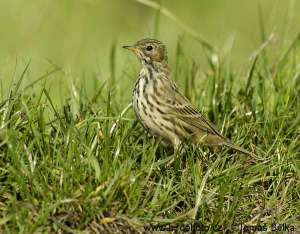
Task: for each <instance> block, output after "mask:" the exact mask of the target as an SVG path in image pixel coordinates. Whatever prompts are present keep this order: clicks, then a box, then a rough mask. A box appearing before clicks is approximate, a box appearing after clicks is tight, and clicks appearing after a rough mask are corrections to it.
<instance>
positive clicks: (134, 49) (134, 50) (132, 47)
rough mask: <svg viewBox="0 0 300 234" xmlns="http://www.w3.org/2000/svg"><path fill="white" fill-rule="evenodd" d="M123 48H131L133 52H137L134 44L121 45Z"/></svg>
mask: <svg viewBox="0 0 300 234" xmlns="http://www.w3.org/2000/svg"><path fill="white" fill-rule="evenodd" d="M122 47H123V48H124V49H127V50H131V51H133V52H135V53H136V52H137V48H136V47H135V46H122Z"/></svg>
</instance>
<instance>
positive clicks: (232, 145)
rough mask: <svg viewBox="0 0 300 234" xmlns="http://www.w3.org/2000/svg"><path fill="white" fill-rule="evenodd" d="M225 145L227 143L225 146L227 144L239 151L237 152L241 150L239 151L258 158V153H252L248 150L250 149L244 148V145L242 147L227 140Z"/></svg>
mask: <svg viewBox="0 0 300 234" xmlns="http://www.w3.org/2000/svg"><path fill="white" fill-rule="evenodd" d="M223 145H225V146H227V147H229V148H231V149H233V150H235V151H237V152H239V153H242V154H245V155H248V156H251V157H254V158H256V155H255V154H254V153H251V152H250V151H248V150H246V149H244V148H242V147H240V146H237V145H235V144H232V143H231V142H229V141H225V142H224V143H223Z"/></svg>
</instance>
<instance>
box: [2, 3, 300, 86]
mask: <svg viewBox="0 0 300 234" xmlns="http://www.w3.org/2000/svg"><path fill="white" fill-rule="evenodd" d="M141 2H143V1H135V0H111V1H107V0H43V1H40V0H27V1H24V0H1V1H0V9H1V13H0V32H1V43H0V79H1V82H2V83H3V82H4V83H5V82H6V81H7V80H9V79H11V77H12V76H13V74H14V70H15V67H16V61H18V62H17V64H18V65H17V67H20V68H24V64H26V63H27V62H28V60H29V59H30V60H31V65H30V72H31V77H32V78H36V77H37V76H39V75H41V74H43V73H45V71H47V69H48V70H49V67H51V66H52V65H53V64H55V65H56V66H59V67H62V68H63V69H64V70H65V71H67V73H68V74H70V76H72V77H74V78H76V79H77V78H78V79H82V77H85V78H88V77H89V76H91V75H93V74H97V75H98V77H99V79H105V78H107V77H108V76H109V75H110V65H109V64H110V51H111V48H112V46H113V45H114V43H116V44H115V45H116V47H115V48H116V71H117V73H116V75H117V76H118V75H120V73H121V72H122V71H124V67H125V70H126V66H128V65H130V66H131V65H132V66H138V64H137V62H136V60H135V58H134V56H133V55H132V54H129V53H128V51H123V50H122V49H121V45H123V44H128V43H131V42H134V41H136V40H138V39H141V38H145V37H152V36H153V35H155V24H156V23H155V22H157V20H156V19H157V15H158V11H157V10H154V9H151V8H150V7H147V6H146V5H144V4H142V3H141ZM144 2H146V3H147V2H149V1H147V0H145V1H144ZM160 4H161V5H162V6H163V7H165V8H166V9H168V10H169V11H171V12H172V13H173V14H174V15H176V17H178V18H179V19H180V21H181V22H182V23H184V24H186V25H188V26H190V27H191V28H193V29H194V30H195V31H197V32H198V33H199V34H200V35H201V37H202V38H204V39H205V40H207V41H208V42H209V43H210V44H212V45H214V46H216V47H217V48H219V49H220V50H224V51H226V50H230V53H229V54H230V56H228V58H227V59H228V60H229V61H230V64H231V65H232V66H235V67H236V68H239V67H240V66H244V65H248V62H249V57H250V55H251V53H252V52H253V51H254V50H255V49H257V48H258V47H259V45H260V44H261V43H262V41H263V40H264V38H267V37H268V35H269V34H270V33H271V32H273V33H274V34H275V41H276V43H283V44H286V45H288V44H289V43H291V41H292V40H293V39H294V37H295V36H296V34H297V33H298V32H299V31H300V24H299V22H300V15H299V14H298V13H299V12H300V1H297V0H251V1H249V0H248V1H246V0H189V1H180V0H162V1H160ZM158 26H159V27H158V30H157V32H156V35H157V38H158V39H161V40H162V41H164V42H165V43H166V44H167V45H168V49H169V54H170V56H169V57H170V61H171V64H172V63H173V62H174V56H175V49H176V42H177V40H178V37H179V36H183V38H184V43H183V45H184V50H185V53H186V54H187V55H188V56H189V57H190V58H192V59H194V60H195V61H197V62H199V64H201V63H202V62H203V61H204V55H203V50H202V47H201V45H200V44H199V43H196V41H195V40H194V39H193V38H192V37H191V36H190V35H189V34H188V33H186V32H185V31H184V30H182V28H180V27H178V26H177V25H176V24H175V23H174V22H173V21H172V20H170V19H168V18H167V17H165V16H164V15H160V17H159V25H158ZM128 62H129V63H128ZM51 64H52V65H51ZM22 65H23V66H22ZM203 66H205V64H204V62H203ZM57 82H59V83H63V80H60V81H57ZM2 85H3V84H2ZM4 86H5V85H4Z"/></svg>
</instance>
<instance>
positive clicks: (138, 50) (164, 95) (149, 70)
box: [123, 38, 254, 156]
mask: <svg viewBox="0 0 300 234" xmlns="http://www.w3.org/2000/svg"><path fill="white" fill-rule="evenodd" d="M123 48H125V49H128V50H130V51H132V52H134V53H135V54H136V56H137V57H138V59H139V61H140V63H141V70H140V72H139V75H138V79H137V80H136V82H135V85H134V89H133V99H132V106H133V109H134V112H135V114H136V117H137V119H138V120H139V122H140V123H141V124H142V126H143V127H144V129H145V130H146V131H147V132H148V133H149V134H150V135H152V136H154V137H156V138H159V139H161V141H162V143H163V145H164V146H166V147H171V148H173V149H174V150H175V151H177V150H178V149H179V148H180V146H181V145H182V143H183V142H191V143H192V144H194V145H200V144H204V145H212V146H227V147H229V148H231V149H233V150H234V151H236V152H239V153H242V154H245V155H249V156H253V155H254V154H253V153H251V152H249V151H248V150H246V149H244V148H242V147H240V146H238V145H235V144H233V143H231V141H230V140H229V139H227V138H226V137H224V136H223V135H222V134H221V133H220V132H219V131H218V129H217V127H216V126H215V125H214V124H213V123H211V122H210V121H209V120H208V119H207V118H205V117H204V115H203V114H202V113H201V112H200V111H198V110H197V109H196V107H195V106H194V105H193V104H192V103H191V102H190V101H189V100H188V99H187V98H186V97H185V96H184V95H183V94H182V93H181V92H180V91H179V89H178V87H177V85H176V83H175V81H174V80H173V79H172V77H171V72H170V67H169V64H168V55H167V48H166V45H165V44H164V43H162V42H161V41H159V40H157V39H150V38H146V39H142V40H139V41H137V42H136V43H134V44H132V45H126V46H123Z"/></svg>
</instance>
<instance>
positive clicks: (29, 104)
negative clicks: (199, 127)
mask: <svg viewBox="0 0 300 234" xmlns="http://www.w3.org/2000/svg"><path fill="white" fill-rule="evenodd" d="M158 15H159V14H158ZM176 20H177V19H176ZM156 25H158V23H156ZM155 31H156V32H157V30H155ZM264 40H265V43H262V46H261V47H260V48H258V50H257V51H255V52H254V53H253V55H254V56H253V57H252V59H251V61H250V62H249V64H248V66H247V68H246V69H245V70H243V71H242V72H241V73H238V72H236V71H235V70H233V69H232V68H231V67H230V66H229V65H228V64H227V62H226V56H227V55H226V54H223V55H220V54H218V53H215V52H214V51H211V50H207V49H204V52H205V53H206V57H207V64H208V65H209V68H208V69H206V70H203V69H202V68H200V67H199V65H198V64H197V63H196V62H195V61H191V60H190V59H189V58H188V57H187V56H186V55H185V53H184V49H183V47H184V46H183V43H182V42H181V40H179V41H178V46H177V52H176V58H175V63H174V64H172V66H173V71H174V74H173V76H174V77H175V79H176V81H177V82H178V83H179V84H180V89H181V91H182V92H184V93H185V95H186V96H187V97H189V99H190V100H191V101H192V102H193V103H194V104H195V105H196V106H197V107H198V109H199V110H201V111H203V112H204V113H205V115H206V116H207V117H209V119H211V120H212V121H213V122H214V123H215V124H216V125H217V126H218V127H219V129H221V130H222V133H223V134H224V135H226V136H227V137H229V138H230V139H232V141H233V142H235V143H237V144H239V145H243V147H245V148H246V149H249V150H252V151H254V152H256V154H257V155H258V158H257V159H256V161H255V162H254V163H252V164H249V163H247V158H245V157H244V156H242V155H237V154H234V155H233V154H232V153H231V152H229V151H228V150H226V149H225V148H218V149H211V148H208V147H199V148H195V147H190V148H189V149H188V150H187V152H185V153H184V154H183V155H173V154H171V155H170V154H168V153H167V152H165V151H164V149H163V147H162V146H161V145H160V144H159V141H156V140H155V139H153V138H151V137H148V136H147V135H146V134H145V133H144V131H143V129H142V128H141V126H140V125H139V124H137V122H136V121H135V117H134V114H133V113H132V111H130V110H131V109H130V108H129V106H128V104H129V102H128V101H129V100H130V94H131V91H130V92H129V91H128V90H127V89H126V90H124V87H127V85H128V87H131V86H132V85H133V84H132V82H133V80H134V79H135V78H134V77H135V76H136V72H137V71H136V70H135V69H130V71H128V69H125V68H124V72H122V75H121V77H118V75H117V74H118V73H117V72H115V69H116V67H117V66H116V64H115V57H116V50H117V49H119V47H118V45H114V46H113V47H112V49H111V56H110V61H111V74H112V75H111V77H110V78H109V79H108V80H106V81H104V80H99V79H97V77H93V78H92V77H91V78H90V79H91V83H92V84H94V85H93V87H94V89H92V91H91V89H90V88H88V87H86V86H85V85H84V84H82V83H80V82H77V83H76V82H71V83H70V87H68V88H69V90H70V93H69V95H67V96H66V97H64V98H63V99H62V100H60V101H61V103H62V105H59V104H57V101H56V97H55V96H54V95H53V93H52V92H51V90H50V87H51V86H49V85H48V83H47V82H48V80H49V79H51V78H52V77H53V76H59V77H61V78H62V79H68V74H67V73H66V72H65V71H64V70H63V69H61V68H59V67H57V66H54V65H51V66H52V67H51V68H50V69H49V71H47V72H45V74H43V75H42V76H40V77H31V66H32V62H27V63H26V65H25V66H24V67H23V66H22V69H23V72H22V73H20V74H19V75H17V74H18V73H17V72H16V73H15V75H14V76H13V77H12V82H11V85H10V86H9V89H8V90H4V89H3V88H2V89H1V90H2V91H1V102H0V157H1V159H0V183H1V186H0V230H1V232H3V233H40V232H42V233H44V232H48V233H53V232H57V233H61V232H65V233H90V232H95V233H97V232H98V233H117V231H119V232H124V233H125V232H127V233H142V232H146V233H147V232H150V231H149V230H148V231H147V228H150V229H151V228H155V227H158V226H150V224H152V225H161V226H160V227H161V228H165V231H168V230H174V231H175V230H176V228H183V227H185V228H186V229H185V231H186V232H188V231H189V230H188V229H187V228H188V227H191V226H183V225H187V224H190V225H191V224H193V225H194V226H193V227H194V228H195V227H198V228H199V227H201V228H202V229H203V230H205V232H206V233H215V232H216V230H217V229H218V230H221V232H223V233H237V232H239V231H240V230H241V226H240V225H242V227H243V228H244V231H245V232H248V231H249V230H250V229H251V227H250V226H252V229H254V228H261V227H267V228H268V230H271V228H272V226H271V225H272V224H277V228H279V226H278V225H279V224H288V225H290V226H289V228H290V229H292V228H295V229H296V231H295V233H297V230H298V231H299V230H300V226H299V223H300V204H299V201H300V190H299V188H300V180H299V175H300V160H299V155H300V139H299V137H300V127H299V126H300V96H299V93H300V68H299V59H300V58H299V41H300V37H299V36H297V37H296V38H295V39H294V40H291V41H290V42H289V43H290V44H289V46H287V47H285V46H282V47H280V48H279V49H277V50H276V51H274V48H275V47H276V46H277V44H275V45H272V43H271V42H269V41H268V39H266V38H265V37H264ZM200 43H201V42H200ZM269 44H271V45H269ZM269 46H270V48H269ZM18 69H19V67H16V71H17V70H18ZM28 78H30V79H28ZM27 80H33V81H32V82H31V83H30V82H27ZM119 80H122V81H123V80H126V81H125V83H126V82H127V83H126V84H124V83H122V82H118V81H119ZM26 82H27V83H26ZM2 86H3V84H2ZM2 86H1V87H2ZM123 93H126V94H127V96H126V97H125V96H123ZM168 225H170V226H168ZM176 225H178V226H176ZM180 225H181V226H180ZM197 225H198V226H197ZM200 225H202V226H200ZM168 228H169V229H168ZM281 228H282V226H281ZM273 229H274V227H273ZM198 230H199V229H198ZM181 231H184V229H181ZM278 233H280V231H279V232H278Z"/></svg>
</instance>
